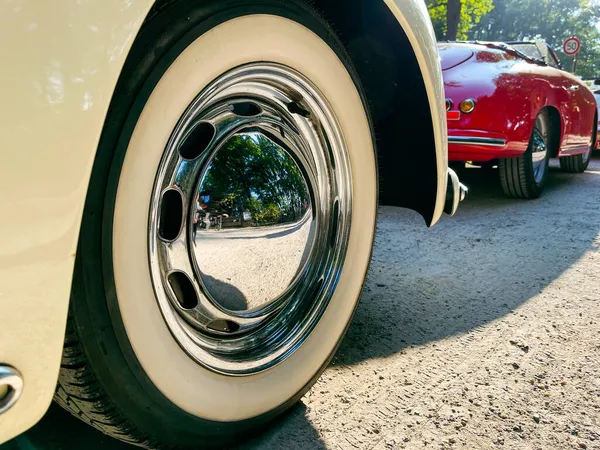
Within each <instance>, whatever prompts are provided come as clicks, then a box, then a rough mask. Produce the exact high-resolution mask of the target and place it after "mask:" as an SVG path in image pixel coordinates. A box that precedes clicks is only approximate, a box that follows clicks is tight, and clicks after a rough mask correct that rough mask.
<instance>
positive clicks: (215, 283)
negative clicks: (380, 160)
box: [149, 63, 352, 375]
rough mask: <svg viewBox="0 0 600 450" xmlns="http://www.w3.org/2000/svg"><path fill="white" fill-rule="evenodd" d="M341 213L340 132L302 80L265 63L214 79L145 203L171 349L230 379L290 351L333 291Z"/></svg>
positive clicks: (345, 167) (347, 202)
mask: <svg viewBox="0 0 600 450" xmlns="http://www.w3.org/2000/svg"><path fill="white" fill-rule="evenodd" d="M351 208H352V196H351V180H350V170H349V163H348V160H347V155H346V152H345V146H344V143H343V140H342V137H341V133H340V130H339V128H338V125H337V123H336V120H335V117H334V115H333V113H332V111H331V110H330V108H329V106H328V104H327V102H326V100H325V99H324V98H323V96H322V95H321V94H320V92H319V91H318V90H317V89H316V88H315V87H314V86H313V85H312V84H311V83H310V82H309V81H308V80H307V79H306V78H304V77H303V76H302V75H300V74H298V73H297V72H295V71H293V70H292V69H290V68H288V67H285V66H281V65H276V64H264V63H263V64H249V65H246V66H242V67H240V68H237V69H235V70H232V71H230V72H228V73H226V74H224V75H222V76H221V77H219V78H218V79H217V80H215V81H214V82H213V83H212V84H211V85H209V86H208V87H207V88H206V89H205V90H204V91H203V92H201V93H200V95H199V96H198V97H197V98H196V99H195V100H194V101H193V102H192V104H191V105H190V106H189V107H188V109H187V110H186V112H185V113H184V114H183V116H182V117H181V119H180V121H179V123H178V125H177V126H176V128H175V130H174V131H173V133H172V135H171V137H170V139H169V142H168V144H167V147H166V149H165V153H164V156H163V159H162V161H161V164H160V167H159V170H158V174H157V177H156V182H155V187H154V192H153V197H152V203H151V210H150V225H149V250H150V251H149V255H150V267H151V272H152V281H153V285H154V290H155V294H156V298H157V300H158V302H159V305H160V308H161V311H162V313H163V316H164V318H165V321H166V323H167V325H168V326H169V328H170V329H171V332H172V334H173V336H174V337H175V339H176V340H177V341H178V343H179V344H180V345H181V347H182V348H183V349H184V350H185V351H186V352H187V353H188V354H189V355H190V356H191V357H193V358H194V359H195V360H196V361H197V362H198V363H200V364H202V365H204V366H206V367H208V368H210V369H212V370H214V371H217V372H219V373H224V374H229V375H248V374H252V373H256V372H258V371H261V370H265V369H267V368H269V367H271V366H272V365H274V364H277V363H278V362H280V361H282V360H283V359H285V358H286V357H287V356H289V355H290V354H291V353H292V352H293V351H294V350H295V349H296V348H297V347H298V346H299V345H300V344H301V343H302V341H303V340H304V339H305V338H306V337H307V336H308V334H309V333H310V331H311V330H312V329H313V328H314V326H315V325H316V323H317V322H318V320H319V318H320V317H321V315H322V314H323V312H324V310H325V308H326V306H327V304H328V302H329V299H330V298H331V296H332V294H333V292H334V290H335V287H336V284H337V280H338V278H339V274H340V271H341V268H342V263H343V261H344V258H345V253H346V247H347V243H348V235H349V231H350V213H351Z"/></svg>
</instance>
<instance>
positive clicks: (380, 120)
mask: <svg viewBox="0 0 600 450" xmlns="http://www.w3.org/2000/svg"><path fill="white" fill-rule="evenodd" d="M314 4H315V6H316V7H317V9H318V10H319V11H320V12H321V14H322V15H323V17H324V18H325V19H326V20H327V21H328V22H329V23H331V24H332V26H333V28H334V29H335V30H336V32H337V33H338V35H339V37H340V39H341V40H342V42H343V44H344V46H345V47H346V49H347V51H348V53H349V55H350V58H351V59H352V62H353V64H354V67H355V68H356V71H357V73H358V76H359V78H360V80H361V83H362V86H363V88H364V92H365V96H366V99H367V102H368V105H369V107H370V112H371V117H372V120H373V126H374V130H375V139H376V147H377V153H378V163H379V164H378V165H379V186H380V196H379V199H380V203H382V204H385V205H393V206H403V207H407V208H410V209H414V210H416V211H418V212H419V213H420V214H421V215H422V216H423V217H424V218H425V220H426V221H427V222H428V223H429V221H430V219H431V217H432V216H433V210H434V208H435V198H436V193H437V169H436V153H435V141H434V130H433V124H432V118H431V110H430V108H429V101H428V97H427V92H426V89H425V84H424V81H423V76H422V73H421V69H420V67H419V64H418V61H417V58H416V56H415V53H414V51H413V48H412V45H411V43H410V41H409V40H408V38H407V36H406V34H405V32H404V30H403V29H402V27H401V26H400V24H399V23H398V21H397V19H396V18H395V17H394V15H393V14H392V12H391V11H390V9H389V8H388V7H387V6H386V5H385V3H384V2H379V1H377V2H375V1H373V0H347V1H346V2H344V7H343V8H340V6H339V2H337V1H334V0H315V1H314Z"/></svg>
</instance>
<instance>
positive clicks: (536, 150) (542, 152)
mask: <svg viewBox="0 0 600 450" xmlns="http://www.w3.org/2000/svg"><path fill="white" fill-rule="evenodd" d="M531 146H532V147H531V161H532V163H533V177H534V179H535V182H536V183H537V184H540V183H541V182H542V180H543V179H544V175H545V173H546V168H547V164H546V156H547V153H548V148H547V146H546V141H544V137H543V136H542V135H541V134H540V132H539V131H538V130H537V129H534V130H533V136H532V143H531Z"/></svg>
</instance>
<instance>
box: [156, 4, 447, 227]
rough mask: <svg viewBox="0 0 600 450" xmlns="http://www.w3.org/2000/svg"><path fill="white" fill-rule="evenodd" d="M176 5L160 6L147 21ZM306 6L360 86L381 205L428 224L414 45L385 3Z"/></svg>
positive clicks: (428, 129)
mask: <svg viewBox="0 0 600 450" xmlns="http://www.w3.org/2000/svg"><path fill="white" fill-rule="evenodd" d="M173 1H174V0H157V1H156V3H155V4H154V6H153V7H152V10H151V12H150V14H149V17H150V16H152V15H153V14H154V13H156V12H157V11H160V10H161V9H162V8H163V7H164V6H166V5H168V4H170V3H172V2H173ZM190 1H192V0H190ZM306 1H307V2H308V3H310V5H312V7H313V8H315V9H316V11H317V12H318V13H319V14H320V15H321V16H322V17H323V18H324V19H325V20H326V21H327V22H328V23H329V24H330V26H331V27H332V28H333V30H334V31H335V32H336V34H337V35H338V37H339V38H340V40H341V41H342V44H343V45H344V47H345V49H346V51H347V52H348V54H349V56H350V59H351V61H352V64H353V65H354V68H355V70H356V73H357V75H358V77H359V79H360V81H361V84H362V87H363V91H364V96H365V98H366V102H367V104H368V106H369V109H370V113H371V119H372V123H373V128H374V131H375V144H376V148H377V154H378V167H379V191H380V195H379V200H380V203H382V204H385V205H393V206H403V207H407V208H410V209H414V210H416V211H418V212H419V213H420V214H421V215H422V216H423V217H424V218H425V220H426V221H427V223H429V222H430V220H431V218H432V216H433V212H434V208H435V199H436V195H437V165H436V152H435V140H434V129H433V123H432V116H431V110H430V107H429V100H428V96H427V91H426V89H425V83H424V81H423V76H422V74H421V69H420V67H419V64H418V61H417V57H416V56H415V53H414V51H413V48H412V45H411V43H410V41H409V40H408V38H407V36H406V34H405V32H404V31H403V29H402V27H401V26H400V24H399V23H398V21H397V19H396V18H395V17H394V15H393V13H392V12H391V11H390V9H389V8H388V7H387V5H386V4H385V3H384V2H383V1H373V0H346V1H345V2H344V5H343V7H340V3H339V2H338V1H336V0H306Z"/></svg>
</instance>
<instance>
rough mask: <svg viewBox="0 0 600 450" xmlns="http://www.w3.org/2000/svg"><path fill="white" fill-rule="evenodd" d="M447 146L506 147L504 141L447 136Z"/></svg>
mask: <svg viewBox="0 0 600 450" xmlns="http://www.w3.org/2000/svg"><path fill="white" fill-rule="evenodd" d="M448 143H449V144H463V145H487V146H490V147H504V146H505V145H506V140H505V139H497V138H486V137H473V136H448Z"/></svg>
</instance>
